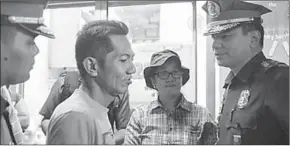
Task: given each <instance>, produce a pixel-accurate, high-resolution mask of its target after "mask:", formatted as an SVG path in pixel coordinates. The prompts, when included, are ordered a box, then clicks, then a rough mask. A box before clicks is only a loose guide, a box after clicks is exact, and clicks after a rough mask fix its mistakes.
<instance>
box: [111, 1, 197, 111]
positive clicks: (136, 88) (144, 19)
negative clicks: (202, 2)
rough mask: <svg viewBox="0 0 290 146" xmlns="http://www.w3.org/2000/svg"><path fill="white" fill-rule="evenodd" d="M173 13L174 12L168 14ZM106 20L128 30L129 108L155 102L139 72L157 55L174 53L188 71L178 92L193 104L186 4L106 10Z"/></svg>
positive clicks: (190, 10) (190, 34)
mask: <svg viewBox="0 0 290 146" xmlns="http://www.w3.org/2000/svg"><path fill="white" fill-rule="evenodd" d="M172 10H174V11H172ZM108 14H109V15H108V16H109V17H108V18H109V19H116V20H120V21H123V22H124V23H126V24H127V26H128V27H129V35H128V38H129V40H130V41H131V44H132V49H133V51H134V53H135V66H136V73H135V74H134V76H133V79H134V80H133V83H132V84H131V85H130V86H129V93H130V104H131V106H132V107H134V106H137V105H139V104H143V103H148V102H150V101H153V100H156V99H157V94H156V92H155V91H154V90H150V89H149V88H147V87H146V84H145V80H144V77H143V70H144V68H145V67H147V66H149V63H150V58H151V55H152V54H153V53H155V52H157V51H161V50H164V49H171V50H174V51H176V52H177V53H178V54H179V55H180V58H181V61H182V64H183V65H184V66H186V67H187V68H189V69H190V76H191V78H190V80H189V81H188V82H187V84H186V85H184V87H183V88H182V92H183V93H184V95H185V97H186V98H187V99H188V100H189V101H192V102H194V101H195V96H194V95H195V93H194V92H195V91H194V90H193V89H194V86H195V85H194V83H195V81H194V79H195V78H194V72H195V68H194V57H195V54H194V51H193V49H194V44H193V42H194V40H193V30H192V26H193V19H192V17H193V7H192V3H190V2H182V3H163V4H147V5H133V6H119V7H109V9H108Z"/></svg>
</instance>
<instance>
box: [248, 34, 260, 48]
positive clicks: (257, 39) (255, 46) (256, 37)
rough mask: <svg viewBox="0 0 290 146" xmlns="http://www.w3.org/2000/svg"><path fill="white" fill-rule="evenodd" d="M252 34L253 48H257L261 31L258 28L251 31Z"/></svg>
mask: <svg viewBox="0 0 290 146" xmlns="http://www.w3.org/2000/svg"><path fill="white" fill-rule="evenodd" d="M250 36H251V45H250V47H251V48H257V47H258V46H259V45H260V40H261V37H262V36H261V33H260V32H259V31H257V30H255V31H252V32H250Z"/></svg>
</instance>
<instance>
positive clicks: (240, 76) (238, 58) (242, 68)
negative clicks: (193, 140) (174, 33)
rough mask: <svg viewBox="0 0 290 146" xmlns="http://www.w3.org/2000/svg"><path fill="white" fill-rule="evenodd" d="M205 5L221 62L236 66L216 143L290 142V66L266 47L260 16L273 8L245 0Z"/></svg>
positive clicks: (222, 0)
mask: <svg viewBox="0 0 290 146" xmlns="http://www.w3.org/2000/svg"><path fill="white" fill-rule="evenodd" d="M203 9H204V10H205V11H206V13H207V16H208V20H209V21H208V24H207V25H208V26H207V27H208V28H207V30H206V32H205V35H211V36H212V38H213V44H212V48H213V52H214V55H215V57H216V60H217V63H218V64H219V66H223V67H227V68H229V69H230V70H231V71H230V73H229V74H228V76H227V78H226V79H225V84H224V86H223V88H224V89H225V93H224V100H223V103H222V107H221V111H220V116H219V118H218V119H219V141H218V143H217V144H259V145H263V144H274V145H276V144H285V145H286V144H289V66H287V65H286V64H284V63H281V62H278V61H275V60H271V59H267V58H266V57H265V55H264V54H263V52H262V49H263V39H264V37H263V36H264V28H263V26H262V22H263V21H262V18H261V15H263V14H266V13H269V12H271V10H269V9H268V8H266V7H264V6H261V5H257V4H253V3H247V2H243V1H241V0H211V1H207V2H206V3H205V4H204V5H203Z"/></svg>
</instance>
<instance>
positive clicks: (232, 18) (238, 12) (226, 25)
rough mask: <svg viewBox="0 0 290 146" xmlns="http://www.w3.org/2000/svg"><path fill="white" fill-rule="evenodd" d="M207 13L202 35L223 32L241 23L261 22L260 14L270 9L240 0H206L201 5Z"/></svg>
mask: <svg viewBox="0 0 290 146" xmlns="http://www.w3.org/2000/svg"><path fill="white" fill-rule="evenodd" d="M202 8H203V10H204V11H205V12H206V13H207V20H208V22H207V29H206V32H205V33H204V35H211V34H217V33H221V32H224V31H226V30H229V29H231V28H234V27H237V26H239V25H240V24H242V23H260V24H261V23H262V18H261V15H263V14H266V13H269V12H272V11H271V10H270V9H268V8H266V7H264V6H262V5H258V4H253V3H248V2H244V1H241V0H208V1H207V2H206V3H205V4H204V5H203V7H202Z"/></svg>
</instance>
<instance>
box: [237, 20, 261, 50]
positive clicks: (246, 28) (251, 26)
mask: <svg viewBox="0 0 290 146" xmlns="http://www.w3.org/2000/svg"><path fill="white" fill-rule="evenodd" d="M256 21H262V20H261V19H257V20H256ZM241 27H242V30H243V33H244V34H247V33H248V32H251V31H255V30H256V31H259V32H260V34H261V38H260V45H261V47H263V46H264V27H263V26H262V24H261V23H259V22H257V23H242V24H241Z"/></svg>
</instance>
